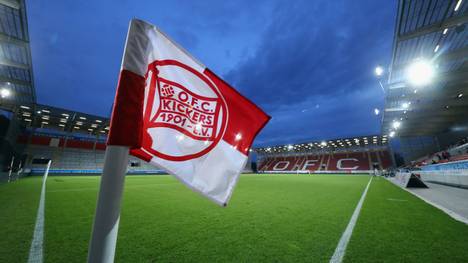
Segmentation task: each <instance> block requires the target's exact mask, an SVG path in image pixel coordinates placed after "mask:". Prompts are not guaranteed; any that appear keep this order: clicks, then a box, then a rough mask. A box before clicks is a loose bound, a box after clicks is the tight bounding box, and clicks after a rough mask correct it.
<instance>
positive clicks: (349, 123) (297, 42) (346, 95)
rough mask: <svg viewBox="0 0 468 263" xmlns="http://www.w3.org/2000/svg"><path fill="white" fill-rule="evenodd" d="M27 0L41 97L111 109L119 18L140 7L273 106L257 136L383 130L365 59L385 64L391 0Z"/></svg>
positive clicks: (313, 136) (101, 111) (306, 137)
mask: <svg viewBox="0 0 468 263" xmlns="http://www.w3.org/2000/svg"><path fill="white" fill-rule="evenodd" d="M136 3H138V4H136ZM27 4H28V6H27V8H28V10H27V11H28V23H29V31H30V32H29V34H30V38H31V49H32V56H33V66H34V78H35V87H36V92H37V99H38V102H39V103H41V104H47V105H52V106H57V107H62V108H66V109H71V110H77V111H82V112H85V113H90V114H96V115H100V116H109V114H110V110H111V105H112V101H113V98H114V93H115V88H116V84H117V77H118V74H119V69H120V62H121V57H122V52H123V47H124V41H125V37H126V33H127V28H128V23H129V21H130V19H131V18H140V19H143V20H146V21H148V22H150V23H152V24H155V25H157V26H158V27H159V28H161V29H162V30H163V31H164V32H165V33H167V34H168V35H169V36H171V37H172V38H173V39H174V40H175V41H176V42H178V43H179V44H181V45H182V46H183V47H185V49H187V50H188V51H189V52H190V53H192V55H194V56H195V57H196V58H198V59H199V60H200V61H201V62H203V63H204V64H205V65H206V66H207V67H209V68H210V69H211V70H213V71H214V72H216V73H217V74H218V75H220V76H222V77H223V78H224V79H225V80H226V81H228V82H229V83H230V84H231V85H233V86H234V87H235V88H236V89H237V90H239V91H240V92H241V93H242V94H244V95H245V96H247V97H248V98H249V99H251V100H252V101H254V102H255V103H257V104H258V105H259V106H260V107H261V108H262V109H263V110H264V111H265V112H267V113H268V114H269V115H271V116H272V120H271V121H270V122H269V124H268V125H267V126H266V127H265V128H264V130H263V131H262V132H261V133H260V135H259V136H258V137H257V139H256V141H255V146H264V145H275V144H286V143H299V142H306V141H310V140H322V139H335V138H340V137H348V136H358V135H370V134H377V133H380V120H381V116H375V115H374V108H379V109H381V108H382V107H383V102H384V94H383V92H382V90H381V88H380V86H379V84H378V80H377V79H376V77H375V76H374V74H373V70H374V68H375V66H376V65H383V66H384V67H385V66H387V65H389V64H390V59H391V51H392V41H393V34H394V27H395V19H396V18H395V17H396V7H397V5H396V3H395V2H394V1H388V0H379V1H378V0H367V1H366V0H359V1H358V0H353V1H351V0H348V1H329V0H320V1H319V0H314V1H271V0H269V1H251V0H250V1H214V0H213V1H188V0H187V1H130V0H119V1H45V0H36V1H27Z"/></svg>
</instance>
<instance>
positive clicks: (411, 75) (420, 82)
mask: <svg viewBox="0 0 468 263" xmlns="http://www.w3.org/2000/svg"><path fill="white" fill-rule="evenodd" d="M407 77H408V80H409V82H410V83H411V84H413V85H415V86H425V85H427V84H429V83H430V82H431V81H432V78H433V77H434V67H433V65H432V64H431V63H430V62H428V61H426V60H423V59H420V60H417V61H415V62H414V63H413V64H411V65H410V66H409V67H408V70H407Z"/></svg>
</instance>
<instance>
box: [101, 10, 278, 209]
mask: <svg viewBox="0 0 468 263" xmlns="http://www.w3.org/2000/svg"><path fill="white" fill-rule="evenodd" d="M269 119H270V117H269V116H268V115H266V114H265V113H264V112H263V111H262V110H261V109H260V108H258V107H257V106H256V105H255V104H253V103H252V102H250V101H249V100H248V99H246V98H245V97H243V96H242V95H241V94H239V93H238V92H237V91H236V90H234V89H233V88H232V87H231V86H229V84H227V83H226V82H224V81H223V80H222V79H221V78H219V77H218V76H216V75H215V74H214V73H213V72H211V71H210V70H209V69H208V68H206V67H205V66H204V65H203V64H201V63H200V62H198V61H197V60H196V59H195V58H193V57H192V56H191V55H190V54H189V53H187V51H185V50H184V49H182V48H181V47H180V46H179V45H178V44H177V43H175V42H174V41H173V40H171V39H170V38H169V37H168V36H166V35H165V34H164V33H162V32H161V31H160V30H159V29H158V28H157V27H155V26H153V25H151V24H148V23H146V22H144V21H141V20H135V19H134V20H132V21H131V23H130V28H129V31H128V35H127V42H126V46H125V52H124V56H123V61H122V68H121V72H120V78H119V84H118V88H117V94H116V98H115V102H114V109H113V112H112V119H111V126H110V132H109V137H108V142H107V143H108V145H126V146H130V147H131V154H132V155H134V156H137V157H139V158H141V159H143V160H145V161H147V162H150V163H152V164H154V165H156V166H159V167H162V168H164V169H165V170H166V171H167V172H169V173H170V174H173V175H174V176H176V177H177V178H178V179H180V180H181V181H182V182H184V183H185V184H186V185H188V186H189V187H190V188H192V189H193V190H195V191H198V192H200V193H202V194H203V195H205V196H207V197H209V198H210V199H212V200H213V201H215V202H216V203H218V204H221V205H226V203H227V201H228V200H229V198H230V196H231V194H232V191H233V189H234V186H235V184H236V182H237V178H238V177H239V174H240V173H241V171H242V169H243V168H244V166H245V165H246V162H247V157H248V154H249V150H250V147H251V145H252V142H253V140H254V138H255V136H256V135H257V133H258V132H259V131H260V130H261V129H262V128H263V126H265V124H266V123H267V122H268V120H269Z"/></svg>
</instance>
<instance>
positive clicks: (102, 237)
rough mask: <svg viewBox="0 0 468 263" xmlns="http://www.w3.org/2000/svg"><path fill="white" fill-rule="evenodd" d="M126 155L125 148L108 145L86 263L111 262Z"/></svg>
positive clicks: (117, 227)
mask: <svg viewBox="0 0 468 263" xmlns="http://www.w3.org/2000/svg"><path fill="white" fill-rule="evenodd" d="M128 154H129V147H128V146H117V145H107V148H106V153H105V159H104V169H103V171H102V177H101V186H100V189H99V196H98V201H97V206H96V213H95V216H94V224H93V232H92V235H91V241H90V243H89V250H88V262H89V263H104V262H106V263H107V262H109V263H111V262H114V255H115V246H116V243H117V232H118V229H119V220H120V201H121V199H122V192H123V186H124V181H125V174H126V172H127V164H128Z"/></svg>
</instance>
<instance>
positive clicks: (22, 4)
mask: <svg viewBox="0 0 468 263" xmlns="http://www.w3.org/2000/svg"><path fill="white" fill-rule="evenodd" d="M28 2H29V1H28ZM29 5H30V3H26V0H0V96H1V98H0V123H1V124H0V135H1V144H0V147H1V151H0V164H1V165H2V171H1V173H0V236H1V237H2V238H1V239H0V262H85V261H86V260H87V259H88V262H113V261H114V256H113V255H112V257H109V258H110V260H101V261H99V260H98V261H95V260H92V259H90V257H89V255H88V253H89V249H90V242H91V238H92V231H93V219H94V218H95V212H96V214H97V213H98V212H97V211H96V204H97V202H98V194H99V191H100V183H101V175H102V174H103V172H104V170H105V169H104V167H105V162H106V149H108V148H109V141H108V137H110V133H109V132H110V130H111V126H112V125H115V124H112V125H111V122H112V121H111V114H109V115H105V116H104V115H103V116H99V115H95V114H89V113H86V112H87V105H84V106H83V107H82V110H81V111H76V110H72V109H70V108H69V109H67V108H61V107H57V106H53V105H46V104H43V103H42V102H41V101H39V100H38V99H37V96H36V93H37V91H39V90H40V89H46V88H47V87H43V86H42V87H40V86H38V85H37V84H36V82H35V76H34V74H33V68H34V70H36V69H37V66H35V67H33V65H35V61H34V58H35V56H36V54H34V52H32V51H31V46H32V45H33V44H34V42H33V40H30V36H29V27H30V26H31V24H32V23H34V22H33V21H31V20H30V19H28V18H29V14H28V13H29V12H31V10H30V9H28V8H27V7H29ZM394 5H395V6H396V8H395V9H396V10H395V11H396V12H395V14H393V18H394V21H391V22H392V23H393V24H394V27H393V28H392V30H393V39H392V41H393V42H392V43H388V44H389V46H391V54H389V56H391V58H390V59H391V60H390V62H389V64H388V65H386V66H379V67H377V68H376V69H375V75H376V76H374V78H375V86H376V87H377V89H379V90H380V89H382V92H383V93H382V94H383V95H382V99H383V107H382V108H381V109H375V114H374V113H372V114H373V115H375V116H373V117H375V118H378V119H379V120H378V123H379V125H378V126H379V132H373V133H366V134H359V135H355V136H344V137H335V136H333V135H330V136H328V137H327V136H321V137H320V138H318V137H317V136H310V139H308V140H303V139H296V140H289V142H288V143H283V142H284V141H281V142H280V143H276V142H275V143H270V142H266V143H265V142H262V143H258V141H256V142H253V145H252V142H249V143H248V145H247V146H246V148H245V149H244V150H243V151H244V152H245V153H246V154H247V155H248V157H246V161H245V162H244V163H243V164H245V165H242V167H241V168H242V169H241V170H242V171H241V172H242V173H241V175H240V176H239V180H238V182H237V186H236V188H235V190H234V194H233V195H232V199H231V200H230V201H229V204H228V205H227V207H219V206H218V205H216V204H214V203H213V202H211V201H210V200H209V199H207V198H203V197H202V196H200V194H199V193H197V191H196V189H195V191H191V190H190V189H189V188H188V187H187V186H186V185H184V184H183V183H186V182H184V181H183V180H181V181H182V182H183V183H181V182H179V181H178V180H177V179H176V178H174V177H173V176H171V175H170V174H169V173H168V172H167V171H168V169H165V168H164V167H163V165H161V166H158V165H154V164H153V163H151V162H148V159H147V158H146V159H145V156H143V157H142V155H141V154H132V155H130V157H129V159H128V162H126V163H125V164H124V168H125V169H126V170H125V171H126V176H125V186H124V188H123V197H122V202H121V211H120V213H117V216H118V219H117V226H118V235H117V234H116V235H117V244H116V247H115V261H117V262H468V250H467V248H468V118H467V116H468V99H467V95H468V64H467V59H468V30H467V29H466V25H467V23H468V1H465V0H398V1H396V3H395V4H394ZM27 11H28V12H27ZM33 11H34V10H33ZM119 59H120V58H119ZM408 72H410V73H408ZM114 77H117V76H114ZM181 90H182V88H181ZM172 92H174V91H172ZM176 92H177V90H176ZM190 94H191V93H190ZM236 94H237V93H236ZM187 96H188V95H187ZM191 96H193V97H194V98H198V100H200V101H201V100H202V99H204V100H206V101H209V103H211V102H210V101H215V99H213V98H205V97H207V96H208V95H206V94H204V95H203V96H205V97H203V96H201V95H199V94H198V95H193V94H192V95H191ZM291 100H292V99H291ZM116 101H117V100H116ZM116 103H117V102H116ZM206 103H208V102H206ZM64 104H67V102H64ZM145 105H146V104H145ZM114 106H115V105H114ZM192 106H193V104H192ZM260 106H262V105H260ZM356 107H358V106H356ZM317 108H318V107H317ZM223 113H224V112H223ZM231 113H232V111H231ZM114 114H115V108H114ZM206 114H207V115H208V113H206ZM209 114H211V113H209ZM232 115H234V114H232ZM216 116H217V115H216ZM334 117H336V116H327V118H334ZM219 118H221V117H219ZM274 119H275V116H273V120H274ZM251 125H253V124H251ZM343 126H345V125H343ZM226 127H228V126H226ZM267 127H268V126H267ZM313 128H314V127H303V129H304V131H305V130H312V132H313ZM218 129H222V128H218ZM226 129H228V128H226ZM336 129H344V128H343V127H336ZM215 131H216V127H215V128H214V129H213V132H215ZM128 133H129V134H130V133H132V132H128ZM255 135H257V134H256V133H255ZM185 136H186V137H177V142H180V141H182V140H185V141H187V140H188V139H184V138H189V137H190V136H189V135H187V134H186V135H185ZM244 137H245V135H244ZM254 137H255V136H254ZM297 138H303V137H297ZM242 139H243V138H242V136H240V133H238V134H237V135H236V136H235V138H233V139H232V141H241V140H242ZM226 140H227V139H226ZM252 140H253V138H252ZM205 142H206V143H207V142H208V140H207V141H205ZM206 143H205V144H206ZM251 145H252V147H250V146H251ZM231 148H241V146H238V145H234V146H232V147H231ZM242 148H243V145H242ZM127 150H128V149H127ZM127 152H128V151H127ZM229 158H231V157H229ZM108 165H109V164H108ZM171 174H174V173H173V172H171ZM47 175H48V177H47ZM46 179H47V180H46ZM178 179H180V178H178ZM236 181H237V179H236ZM101 186H102V185H101ZM189 187H190V185H189ZM190 188H192V187H190ZM101 191H102V188H101ZM229 198H230V195H229V197H228V199H229ZM224 205H225V204H224ZM38 207H39V208H38ZM38 225H39V226H41V227H39V228H38ZM94 231H96V230H94ZM87 257H88V258H87ZM91 258H92V257H91Z"/></svg>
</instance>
